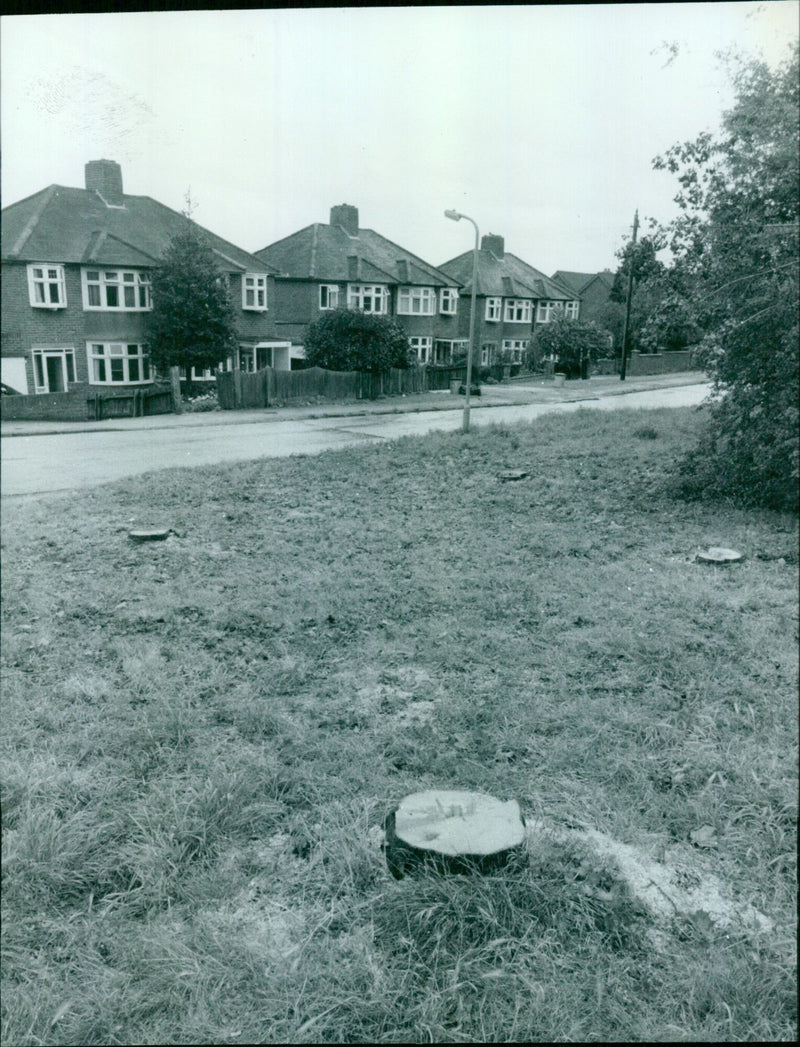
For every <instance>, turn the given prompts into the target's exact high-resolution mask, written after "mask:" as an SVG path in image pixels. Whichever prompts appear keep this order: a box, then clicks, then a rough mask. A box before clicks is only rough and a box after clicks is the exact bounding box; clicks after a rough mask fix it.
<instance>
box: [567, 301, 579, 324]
mask: <svg viewBox="0 0 800 1047" xmlns="http://www.w3.org/2000/svg"><path fill="white" fill-rule="evenodd" d="M579 305H580V303H579V302H567V303H566V305H565V307H564V315H565V316H566V318H567V319H568V320H577V319H578V307H579Z"/></svg>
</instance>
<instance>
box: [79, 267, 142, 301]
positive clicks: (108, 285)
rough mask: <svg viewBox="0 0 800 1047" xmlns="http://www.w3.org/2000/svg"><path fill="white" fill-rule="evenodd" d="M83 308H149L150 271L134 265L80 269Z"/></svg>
mask: <svg viewBox="0 0 800 1047" xmlns="http://www.w3.org/2000/svg"><path fill="white" fill-rule="evenodd" d="M81 283H82V285H83V308H84V309H88V310H92V309H103V310H120V311H122V310H124V311H126V312H128V311H136V312H143V311H144V310H147V309H150V308H152V306H151V302H150V274H149V273H146V272H140V271H138V270H133V269H82V270H81Z"/></svg>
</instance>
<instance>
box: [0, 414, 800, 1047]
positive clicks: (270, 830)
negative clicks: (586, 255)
mask: <svg viewBox="0 0 800 1047" xmlns="http://www.w3.org/2000/svg"><path fill="white" fill-rule="evenodd" d="M699 421H700V419H699V415H698V413H697V412H694V411H688V410H686V411H657V412H656V411H650V412H634V411H620V412H615V413H614V414H612V413H601V412H592V411H581V412H579V413H577V414H572V415H569V416H565V417H550V418H547V419H542V420H540V421H537V422H535V423H533V424H531V425H527V426H520V427H514V428H511V427H509V428H494V429H478V430H473V432H472V433H470V434H469V435H467V436H464V435H462V434H450V435H436V436H431V437H428V438H425V439H406V440H401V441H398V442H393V443H388V444H385V445H381V446H369V447H362V448H358V449H354V450H347V451H342V452H336V453H330V454H325V455H322V456H319V457H308V458H304V457H302V456H301V457H297V458H293V459H285V460H273V461H262V462H253V463H245V464H240V465H237V466H234V467H226V468H208V469H193V470H188V469H187V470H174V471H170V472H166V473H161V474H158V475H153V476H151V477H140V478H136V479H133V480H129V481H126V482H124V483H119V484H115V485H110V486H107V487H104V488H97V489H94V490H91V491H88V492H85V493H82V494H80V495H75V496H74V497H73V496H69V497H62V498H54V499H52V500H49V501H46V500H34V501H13V502H11V501H9V502H8V503H7V504H6V505H5V506H4V510H3V578H2V581H3V597H4V598H3V645H2V658H3V685H4V695H3V732H2V771H3V783H2V798H3V809H4V819H3V859H4V874H3V892H2V915H3V922H2V931H3V994H2V1004H3V1025H2V1037H3V1040H2V1042H3V1043H4V1044H7V1045H12V1044H13V1045H26V1044H31V1045H40V1044H139V1043H142V1044H157V1043H170V1044H181V1043H225V1044H228V1043H230V1044H235V1043H250V1042H298V1043H300V1042H359V1041H360V1042H383V1043H392V1042H404V1041H413V1042H430V1041H440V1042H441V1041H451V1042H455V1041H458V1042H476V1041H482V1042H503V1041H534V1042H536V1041H538V1042H543V1041H570V1040H573V1041H574V1040H591V1041H601V1042H611V1041H623V1040H638V1041H642V1040H659V1041H664V1040H676V1041H679V1040H699V1041H716V1040H728V1041H735V1040H781V1039H786V1040H793V1039H794V1037H795V1033H796V1008H795V974H796V967H795V949H794V941H795V911H794V898H795V837H794V831H795V819H796V782H797V766H796V740H797V720H796V688H797V639H798V637H797V606H798V594H797V539H798V535H797V520H796V518H794V517H789V516H781V515H778V514H766V513H755V512H743V511H737V510H733V509H729V508H726V507H724V506H720V505H714V506H709V505H698V504H685V503H683V502H680V501H677V500H675V499H674V498H673V497H672V496H671V495H670V493H669V489H668V487H667V486H666V485H665V471H666V467H667V466H668V464H669V463H670V462H671V461H672V460H674V459H675V458H676V457H677V456H678V455H679V454H680V452H681V448H682V447H684V446H686V444H687V442H689V441H692V440H693V439H694V434H695V432H696V430H697V427H698V425H699ZM509 469H521V470H527V471H528V473H529V475H528V476H527V477H526V478H525V479H523V480H520V481H518V482H503V481H501V480H500V479H499V478H498V473H500V472H501V471H503V470H509ZM135 523H140V524H144V523H147V524H163V525H165V526H169V527H171V528H173V530H174V532H175V534H174V535H173V536H172V537H171V538H170V539H169V540H168V541H166V542H163V543H149V544H134V543H133V542H131V540H130V539H129V537H128V531H129V530H130V528H131V527H132V526H133V525H134V524H135ZM709 545H725V546H732V547H734V548H736V549H739V550H740V551H742V552H743V553H745V554H746V560H745V561H744V562H743V563H742V564H740V565H737V566H731V567H727V568H714V567H708V566H702V565H699V564H697V563H696V562H695V561H694V554H695V553H696V552H697V551H698V550H699V549H703V548H705V547H707V546H709ZM434 786H437V787H442V788H467V789H476V790H480V791H485V792H489V793H492V794H494V795H497V796H499V797H500V798H503V799H505V798H509V797H514V798H516V799H517V800H518V801H519V803H520V805H521V807H522V810H523V813H524V814H525V816H526V818H527V819H529V820H535V819H537V818H541V819H545V820H547V821H548V822H549V823H551V824H554V825H561V826H565V827H569V826H572V825H583V826H590V827H593V828H595V829H597V830H599V831H601V832H602V833H604V834H607V835H608V836H610V837H613V838H614V839H615V840H618V841H620V842H621V843H624V844H628V845H631V846H633V847H636V848H639V849H641V851H642V852H643V853H646V854H647V855H649V856H651V857H653V858H654V859H655V860H659V861H660V860H664V861H667V860H669V859H670V856H672V855H675V854H678V853H680V854H681V855H683V857H684V859H685V860H690V861H691V862H693V863H695V865H696V868H697V870H698V876H700V875H702V874H705V873H713V874H714V875H715V876H717V877H719V879H720V881H721V882H723V883H724V884H725V885H726V889H727V890H729V892H730V895H731V897H732V898H734V899H736V900H737V901H739V902H741V903H742V904H745V903H746V904H750V905H752V906H754V907H755V908H756V909H758V910H759V911H760V912H761V913H763V914H764V915H765V916H767V917H768V918H769V919H770V920H771V921H772V925H773V929H772V931H771V932H769V933H760V934H756V933H754V932H751V931H749V930H748V929H746V928H741V927H738V926H736V925H731V926H729V927H727V928H726V929H725V930H724V931H723V930H720V928H719V927H718V926H716V925H715V924H714V923H712V922H711V921H710V920H709V919H708V918H707V914H706V913H704V912H703V911H702V910H699V911H697V912H695V913H689V914H686V913H680V912H676V913H675V915H674V918H672V919H670V920H668V921H667V922H666V924H665V926H664V927H662V929H661V930H662V934H661V936H660V938H657V939H656V938H654V937H653V935H652V934H651V931H652V930H653V927H652V916H651V915H650V914H648V912H647V911H646V910H645V909H643V908H642V906H641V905H640V904H639V903H638V902H637V900H636V898H635V897H634V896H633V895H632V894H631V892H630V891H629V890H628V889H627V887H626V885H625V882H624V881H623V879H622V878H621V877H620V876H619V874H618V870H617V869H616V868H615V866H614V863H613V862H612V861H610V860H608V861H601V860H600V859H599V858H598V857H597V856H596V855H593V854H591V853H590V852H589V851H588V850H587V849H585V848H583V847H582V846H581V845H580V843H578V842H573V843H570V842H569V841H568V840H564V839H558V838H556V837H552V838H543V839H542V840H541V841H540V842H539V844H538V845H536V846H532V847H531V853H530V860H529V862H528V863H527V864H525V863H523V864H521V865H520V866H519V867H515V868H511V869H509V870H507V871H506V872H505V873H503V874H502V875H495V876H489V877H485V878H472V877H452V878H437V877H435V876H429V877H421V878H414V879H404V880H401V881H394V880H393V879H391V877H389V875H388V873H387V872H386V868H385V863H384V859H383V856H382V853H381V850H380V838H381V825H382V822H383V819H384V817H385V815H386V814H387V813H388V812H389V811H390V810H391V809H392V806H393V804H395V803H396V802H397V801H398V800H399V799H400V798H401V797H402V796H404V795H406V794H407V793H410V792H414V791H417V790H418V789H422V788H426V787H434ZM692 834H694V836H693V835H692Z"/></svg>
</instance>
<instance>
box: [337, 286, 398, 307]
mask: <svg viewBox="0 0 800 1047" xmlns="http://www.w3.org/2000/svg"><path fill="white" fill-rule="evenodd" d="M388 305H389V292H388V291H387V289H386V288H385V287H384V286H383V285H381V284H348V285H347V308H348V309H360V310H361V311H362V312H364V313H385V312H387V309H388Z"/></svg>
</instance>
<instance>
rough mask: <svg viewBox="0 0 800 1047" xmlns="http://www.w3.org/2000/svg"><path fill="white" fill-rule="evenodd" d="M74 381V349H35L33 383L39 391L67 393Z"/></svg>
mask: <svg viewBox="0 0 800 1047" xmlns="http://www.w3.org/2000/svg"><path fill="white" fill-rule="evenodd" d="M74 381H75V350H74V349H34V350H33V384H34V389H35V390H36V392H37V393H65V392H66V391H67V386H68V385H69V383H70V382H74Z"/></svg>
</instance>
